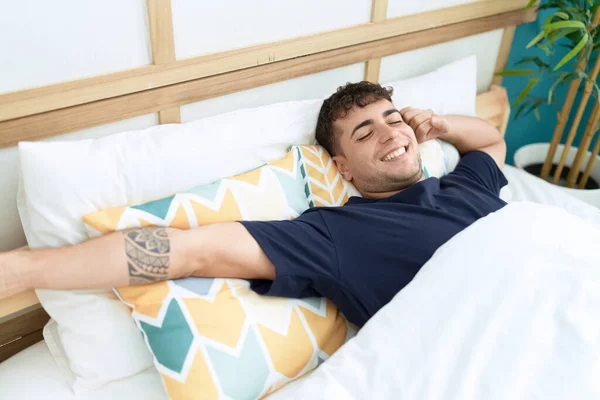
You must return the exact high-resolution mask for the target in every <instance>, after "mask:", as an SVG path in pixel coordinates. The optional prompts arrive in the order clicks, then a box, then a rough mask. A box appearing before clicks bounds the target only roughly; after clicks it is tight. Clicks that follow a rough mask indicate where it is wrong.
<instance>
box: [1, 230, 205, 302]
mask: <svg viewBox="0 0 600 400" xmlns="http://www.w3.org/2000/svg"><path fill="white" fill-rule="evenodd" d="M181 232H182V231H178V230H176V229H165V228H139V229H132V230H128V231H122V232H115V233H111V234H109V235H105V236H102V237H100V238H95V239H92V240H88V241H86V242H83V243H80V244H77V245H73V246H65V247H60V248H52V249H43V250H32V251H13V252H9V253H3V254H0V270H1V273H0V292H2V291H5V290H13V289H27V288H39V289H64V290H69V289H97V288H111V287H120V286H129V285H136V284H143V283H151V282H154V281H160V280H165V279H173V278H177V277H181V276H182V275H184V274H186V273H187V272H188V271H190V270H191V268H193V266H194V264H193V263H190V260H189V257H188V256H187V254H188V253H189V251H188V250H187V249H186V248H187V247H189V244H188V243H187V241H188V239H187V238H185V236H183V235H182V234H181ZM2 281H4V282H2ZM2 286H4V288H3V287H2Z"/></svg>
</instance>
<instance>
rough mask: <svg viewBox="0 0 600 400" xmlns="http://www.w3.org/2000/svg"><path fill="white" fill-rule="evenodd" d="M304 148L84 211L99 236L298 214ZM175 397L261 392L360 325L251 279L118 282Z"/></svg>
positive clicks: (316, 301)
mask: <svg viewBox="0 0 600 400" xmlns="http://www.w3.org/2000/svg"><path fill="white" fill-rule="evenodd" d="M302 165H303V163H302V162H301V151H300V149H299V148H293V149H292V150H291V151H290V152H289V153H288V154H287V155H286V156H285V157H284V158H282V159H281V160H276V161H273V162H271V163H268V164H266V165H264V166H262V167H260V168H258V169H255V170H253V171H250V172H248V173H246V174H243V175H239V176H235V177H231V178H226V179H222V180H220V181H217V182H215V183H213V184H209V185H203V186H199V187H196V188H193V189H191V190H188V191H186V192H185V193H177V194H175V195H173V196H170V197H167V198H165V199H160V200H156V201H151V202H149V203H146V204H142V205H137V206H131V207H122V208H117V209H110V210H104V211H99V212H94V213H91V214H88V215H86V216H84V218H83V219H84V222H85V224H86V227H87V228H88V231H89V234H90V236H98V235H102V234H106V233H109V232H114V231H117V230H122V229H128V228H134V227H142V226H170V227H177V228H180V229H190V228H193V227H197V226H201V225H205V224H210V223H216V222H227V221H238V220H281V219H291V218H294V217H296V216H298V215H299V214H301V213H302V212H303V211H304V210H306V209H307V208H308V201H307V198H306V195H305V184H306V180H305V176H303V174H302V171H301V169H302ZM116 292H117V294H118V295H119V297H120V298H121V300H122V301H123V302H124V303H126V304H127V305H129V306H130V307H131V308H132V316H133V318H134V320H135V322H136V324H137V325H138V327H139V329H140V330H141V331H142V332H143V336H144V339H145V341H146V343H147V345H148V347H149V348H150V350H151V351H152V353H153V355H154V359H155V366H156V368H157V369H158V371H159V372H160V374H161V376H162V379H163V382H164V385H165V388H166V390H167V393H168V395H169V397H170V398H172V399H216V398H229V399H255V398H261V397H264V396H266V395H267V394H268V393H271V392H272V391H274V390H276V389H278V388H280V387H281V386H283V385H285V384H286V383H288V382H290V381H291V380H293V379H296V378H298V377H300V376H302V375H303V374H305V373H307V372H309V371H310V370H312V369H314V368H315V367H316V366H317V365H318V364H319V363H320V362H322V361H323V360H325V359H327V358H328V357H329V356H330V355H332V354H333V353H334V352H335V351H336V350H337V349H338V348H340V347H341V346H342V345H343V344H344V343H345V342H346V341H347V340H348V339H349V338H350V337H352V336H353V335H354V333H355V328H354V327H352V326H351V325H350V324H349V323H348V322H347V321H346V320H345V318H344V317H343V316H342V315H341V313H340V312H339V310H338V309H337V308H336V307H335V306H334V305H333V303H331V301H329V300H327V299H324V298H309V299H284V298H275V297H267V296H260V295H258V294H256V293H255V292H253V291H252V290H251V289H250V288H249V284H248V282H247V281H245V280H239V279H201V278H187V279H180V280H173V281H166V282H160V283H154V284H150V285H145V286H137V287H125V288H119V289H117V290H116Z"/></svg>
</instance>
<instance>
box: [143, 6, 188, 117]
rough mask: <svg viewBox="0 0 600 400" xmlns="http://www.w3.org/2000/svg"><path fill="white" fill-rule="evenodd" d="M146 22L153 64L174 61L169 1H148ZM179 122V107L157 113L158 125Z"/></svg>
mask: <svg viewBox="0 0 600 400" xmlns="http://www.w3.org/2000/svg"><path fill="white" fill-rule="evenodd" d="M147 4H148V21H149V23H150V43H151V44H152V59H153V60H154V64H155V65H157V64H165V63H170V62H174V61H175V34H174V33H173V13H172V9H171V0H148V2H147ZM180 122H181V113H180V110H179V107H173V108H168V109H165V110H160V111H159V112H158V123H159V124H178V123H180Z"/></svg>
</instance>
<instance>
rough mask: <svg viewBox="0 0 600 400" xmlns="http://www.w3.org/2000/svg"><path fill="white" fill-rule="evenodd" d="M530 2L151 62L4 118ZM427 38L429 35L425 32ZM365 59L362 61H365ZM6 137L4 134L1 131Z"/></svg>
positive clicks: (82, 83)
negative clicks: (183, 58) (184, 58)
mask: <svg viewBox="0 0 600 400" xmlns="http://www.w3.org/2000/svg"><path fill="white" fill-rule="evenodd" d="M526 3H527V0H479V1H476V2H473V3H468V4H464V5H459V6H454V7H448V8H443V9H439V10H434V11H428V12H425V13H421V14H417V15H410V16H403V17H398V18H393V19H388V20H386V21H383V22H380V23H377V24H373V23H368V24H363V25H358V26H354V27H350V28H344V29H339V30H335V31H330V32H323V33H319V34H314V35H309V36H303V37H299V38H294V39H288V40H283V41H279V42H274V43H268V44H263V45H258V46H252V47H248V48H244V49H238V50H231V51H226V52H221V53H217V54H212V55H205V56H200V57H194V58H191V59H187V60H178V61H174V62H170V63H166V64H160V65H151V66H147V67H142V68H136V69H133V70H129V71H123V72H118V73H113V74H109V75H103V76H98V77H93V78H88V79H82V80H77V81H72V82H65V83H60V84H56V85H50V86H45V87H41V88H35V89H29V90H23V91H19V92H13V93H7V94H3V95H0V121H6V120H11V119H15V118H20V117H25V116H30V115H35V114H39V113H43V112H47V111H51V110H57V109H61V108H66V107H70V106H75V105H79V104H85V103H90V102H93V101H98V100H102V99H107V98H112V97H117V96H122V95H128V94H131V93H136V92H141V91H147V90H149V89H155V88H160V87H164V86H168V85H173V84H177V83H181V82H186V81H191V80H195V79H199V78H202V77H208V76H212V75H216V74H223V73H226V72H230V71H236V70H240V69H244V68H249V67H254V66H257V65H262V64H268V63H274V62H276V61H281V60H290V59H294V58H297V57H302V56H306V55H309V54H315V53H318V52H327V51H332V50H336V49H340V48H344V47H347V46H355V45H358V44H360V43H365V42H369V41H380V40H383V39H387V38H391V37H394V36H398V35H406V34H409V33H413V32H419V31H423V30H427V29H431V28H438V27H442V26H448V25H452V24H456V23H460V22H464V21H469V20H474V19H479V18H483V17H488V16H495V15H498V14H502V13H506V12H511V11H515V10H519V11H520V10H522V9H523V7H524V6H525V5H526ZM423 36H425V35H423ZM363 61H364V59H363ZM2 136H4V134H2Z"/></svg>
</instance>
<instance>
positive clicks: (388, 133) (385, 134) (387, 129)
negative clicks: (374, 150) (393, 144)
mask: <svg viewBox="0 0 600 400" xmlns="http://www.w3.org/2000/svg"><path fill="white" fill-rule="evenodd" d="M379 131H380V135H379V142H380V143H381V144H385V143H387V142H389V141H390V140H394V139H395V138H396V137H397V136H398V135H399V134H400V133H399V132H398V129H396V128H394V127H393V126H390V125H388V124H383V126H382V127H381V128H380V130H379Z"/></svg>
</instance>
